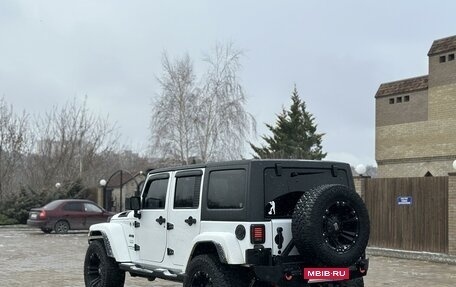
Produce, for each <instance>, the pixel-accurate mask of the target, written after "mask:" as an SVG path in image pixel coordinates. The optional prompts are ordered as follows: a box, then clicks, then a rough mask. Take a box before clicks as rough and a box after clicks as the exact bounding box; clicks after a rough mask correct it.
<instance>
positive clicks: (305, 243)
mask: <svg viewBox="0 0 456 287" xmlns="http://www.w3.org/2000/svg"><path fill="white" fill-rule="evenodd" d="M369 229H370V226H369V215H368V213H367V209H366V206H365V205H364V202H363V200H362V199H361V197H360V196H359V195H358V194H357V193H356V192H355V191H353V190H351V189H349V188H348V187H347V186H344V185H336V184H333V185H321V186H318V187H316V188H315V189H312V190H310V191H306V192H304V194H303V195H302V196H301V198H300V199H299V200H298V202H297V203H296V206H295V209H294V212H293V220H292V233H293V241H294V243H295V245H296V248H297V249H298V251H299V253H300V254H301V255H302V256H303V257H304V260H305V261H306V263H308V264H315V265H318V266H319V265H325V266H350V265H352V264H353V263H355V262H356V261H357V260H358V259H359V258H360V257H361V256H362V255H363V253H364V252H365V249H366V246H367V241H368V240H369Z"/></svg>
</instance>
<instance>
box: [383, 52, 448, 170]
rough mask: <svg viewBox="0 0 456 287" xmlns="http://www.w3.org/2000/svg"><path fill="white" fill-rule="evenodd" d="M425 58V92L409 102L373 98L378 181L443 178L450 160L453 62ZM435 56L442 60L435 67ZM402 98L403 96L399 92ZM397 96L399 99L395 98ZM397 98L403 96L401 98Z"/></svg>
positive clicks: (411, 95) (411, 97)
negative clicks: (427, 85) (394, 178)
mask: <svg viewBox="0 0 456 287" xmlns="http://www.w3.org/2000/svg"><path fill="white" fill-rule="evenodd" d="M454 53H455V52H454V51H453V52H449V53H443V54H438V55H434V56H431V57H429V76H428V78H429V82H428V84H429V88H428V90H427V91H418V92H414V93H410V102H407V103H406V102H402V103H399V104H389V98H395V97H396V96H391V97H388V96H386V97H383V98H377V99H376V133H375V158H376V160H377V164H378V175H379V177H413V176H423V175H424V174H425V173H426V172H427V171H429V172H431V173H432V174H433V175H441V176H444V175H447V174H448V172H451V171H452V168H451V163H452V162H453V160H455V159H456V132H455V130H456V59H455V60H453V61H448V54H454ZM440 56H446V57H447V58H446V59H447V60H446V61H445V62H444V63H441V62H440V60H439V58H440ZM404 95H406V94H404ZM398 96H401V95H398ZM402 96H403V95H402Z"/></svg>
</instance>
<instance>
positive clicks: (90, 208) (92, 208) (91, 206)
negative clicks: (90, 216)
mask: <svg viewBox="0 0 456 287" xmlns="http://www.w3.org/2000/svg"><path fill="white" fill-rule="evenodd" d="M84 210H85V212H97V213H101V212H103V210H101V208H99V207H98V206H96V205H94V204H92V203H84Z"/></svg>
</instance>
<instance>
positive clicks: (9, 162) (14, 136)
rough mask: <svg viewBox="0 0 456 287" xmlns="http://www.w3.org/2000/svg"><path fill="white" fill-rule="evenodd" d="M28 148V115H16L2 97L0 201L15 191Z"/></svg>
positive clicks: (0, 101)
mask: <svg viewBox="0 0 456 287" xmlns="http://www.w3.org/2000/svg"><path fill="white" fill-rule="evenodd" d="M28 148H29V143H28V116H27V115H26V114H25V113H23V114H22V115H21V116H17V115H15V114H14V112H13V107H12V106H8V104H7V103H6V101H5V99H3V98H0V201H1V200H3V199H4V197H5V196H7V195H8V194H7V193H8V192H12V191H13V185H14V183H15V181H17V180H18V179H17V176H20V174H21V172H20V170H19V169H20V166H21V161H22V159H23V155H24V154H25V153H26V151H27V149H28Z"/></svg>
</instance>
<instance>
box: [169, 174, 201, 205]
mask: <svg viewBox="0 0 456 287" xmlns="http://www.w3.org/2000/svg"><path fill="white" fill-rule="evenodd" d="M200 187H201V176H186V177H178V178H177V181H176V192H175V196H174V208H198V205H199V192H200Z"/></svg>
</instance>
